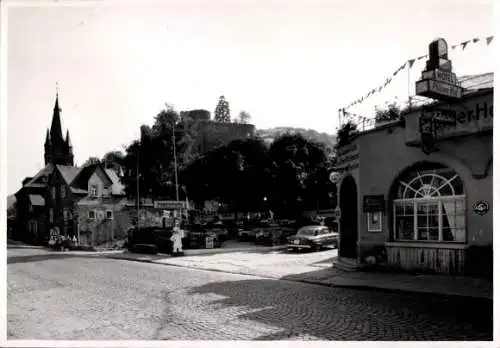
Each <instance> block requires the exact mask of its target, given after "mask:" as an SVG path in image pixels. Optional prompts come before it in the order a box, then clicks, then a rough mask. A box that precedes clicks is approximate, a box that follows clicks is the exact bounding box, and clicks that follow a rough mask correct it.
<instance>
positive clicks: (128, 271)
mask: <svg viewBox="0 0 500 348" xmlns="http://www.w3.org/2000/svg"><path fill="white" fill-rule="evenodd" d="M9 256H10V250H9ZM15 256H16V257H15V258H11V259H9V261H8V267H7V276H8V289H7V291H8V338H9V339H66V340H72V339H82V340H102V339H139V340H155V339H169V340H292V339H301V340H308V339H311V340H490V339H492V302H491V301H487V300H485V301H482V300H470V301H469V300H465V299H458V300H457V299H454V298H449V299H443V298H438V299H433V298H432V296H425V295H422V296H417V295H407V294H398V293H382V292H374V291H362V290H351V289H342V288H329V287H324V286H318V285H311V284H304V283H298V282H292V281H286V280H272V279H264V278H260V277H255V276H243V275H236V274H227V273H221V272H210V271H202V270H193V269H189V268H180V267H172V266H168V265H160V264H153V263H139V262H130V261H125V260H116V259H108V258H104V257H100V256H86V257H83V256H71V257H65V256H64V254H61V255H58V256H55V255H43V258H42V257H37V256H36V255H34V252H33V251H30V252H29V255H25V256H22V255H20V253H17V254H16V255H15Z"/></svg>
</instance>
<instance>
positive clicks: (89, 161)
mask: <svg viewBox="0 0 500 348" xmlns="http://www.w3.org/2000/svg"><path fill="white" fill-rule="evenodd" d="M98 163H101V160H100V159H99V158H98V157H89V158H88V159H87V160H86V161H85V162H84V163H83V164H82V167H86V166H89V165H92V164H98Z"/></svg>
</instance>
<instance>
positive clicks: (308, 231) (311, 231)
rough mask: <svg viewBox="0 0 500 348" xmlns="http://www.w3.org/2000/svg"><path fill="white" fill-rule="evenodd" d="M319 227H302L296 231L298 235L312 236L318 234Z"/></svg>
mask: <svg viewBox="0 0 500 348" xmlns="http://www.w3.org/2000/svg"><path fill="white" fill-rule="evenodd" d="M318 231H319V229H318V228H316V227H304V228H301V229H300V230H299V232H297V235H298V236H314V235H316V234H318Z"/></svg>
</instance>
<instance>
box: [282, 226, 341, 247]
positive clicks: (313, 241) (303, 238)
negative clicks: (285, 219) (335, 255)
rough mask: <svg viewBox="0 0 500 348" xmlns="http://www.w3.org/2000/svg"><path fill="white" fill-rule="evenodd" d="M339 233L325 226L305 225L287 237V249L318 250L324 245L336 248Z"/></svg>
mask: <svg viewBox="0 0 500 348" xmlns="http://www.w3.org/2000/svg"><path fill="white" fill-rule="evenodd" d="M338 237H339V234H338V233H336V232H333V231H331V230H330V229H329V228H328V227H326V226H317V225H313V226H305V227H302V228H301V229H299V230H298V231H297V234H296V235H295V236H292V237H290V238H289V239H288V245H287V247H288V249H292V250H302V249H307V250H315V251H319V250H321V248H323V247H325V246H333V247H335V248H338Z"/></svg>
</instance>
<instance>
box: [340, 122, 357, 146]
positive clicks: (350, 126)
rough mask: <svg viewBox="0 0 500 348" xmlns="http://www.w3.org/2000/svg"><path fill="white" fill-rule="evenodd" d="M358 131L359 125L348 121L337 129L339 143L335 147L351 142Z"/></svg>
mask: <svg viewBox="0 0 500 348" xmlns="http://www.w3.org/2000/svg"><path fill="white" fill-rule="evenodd" d="M358 133H359V131H358V126H357V125H356V124H355V123H354V122H352V121H348V122H346V123H344V124H343V125H342V126H341V127H340V128H339V129H338V131H337V144H336V145H335V148H339V147H342V146H344V145H347V144H349V143H350V142H351V140H352V138H353V137H354V136H355V135H356V134H358Z"/></svg>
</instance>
